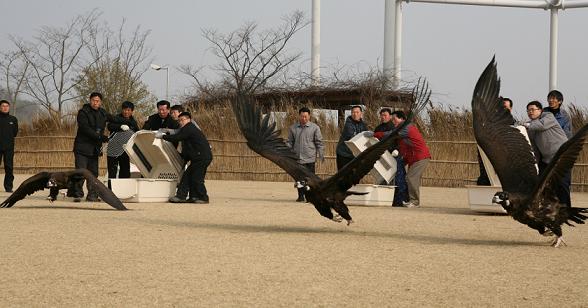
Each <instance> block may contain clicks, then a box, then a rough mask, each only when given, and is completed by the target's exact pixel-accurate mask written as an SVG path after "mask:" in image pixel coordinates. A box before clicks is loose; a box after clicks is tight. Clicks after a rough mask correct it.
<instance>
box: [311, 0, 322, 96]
mask: <svg viewBox="0 0 588 308" xmlns="http://www.w3.org/2000/svg"><path fill="white" fill-rule="evenodd" d="M311 58H312V60H311V64H310V65H311V68H310V71H311V79H312V85H314V86H318V85H319V84H320V78H321V69H320V65H321V62H320V61H321V1H320V0H312V47H311Z"/></svg>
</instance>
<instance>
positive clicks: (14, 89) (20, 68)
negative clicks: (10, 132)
mask: <svg viewBox="0 0 588 308" xmlns="http://www.w3.org/2000/svg"><path fill="white" fill-rule="evenodd" d="M0 55H1V57H2V59H0V74H2V76H0V80H2V81H3V85H4V89H5V90H6V92H7V95H8V97H9V99H10V102H11V104H12V108H11V111H12V113H13V114H16V111H17V107H18V104H17V102H18V100H17V99H18V95H19V94H21V93H22V92H23V86H24V81H25V77H26V74H27V71H28V69H29V63H28V62H27V61H26V60H25V58H24V57H23V56H22V54H20V53H19V52H15V51H8V52H4V53H0Z"/></svg>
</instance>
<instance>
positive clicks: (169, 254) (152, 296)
mask: <svg viewBox="0 0 588 308" xmlns="http://www.w3.org/2000/svg"><path fill="white" fill-rule="evenodd" d="M23 178H24V177H23V176H19V177H18V178H17V182H19V181H22V180H23ZM207 186H208V189H209V193H210V196H211V203H210V204H208V205H192V204H190V205H188V204H183V205H175V204H163V203H162V204H137V203H127V206H128V207H129V209H130V210H129V211H115V210H113V209H111V208H110V207H108V206H107V205H105V204H103V203H72V202H70V201H67V200H65V201H63V200H59V201H58V202H56V203H54V204H49V202H48V201H45V200H43V199H44V197H45V196H46V195H47V192H43V193H38V194H35V195H33V196H31V197H29V198H27V199H25V200H23V201H21V202H19V203H18V204H17V205H16V206H15V207H14V208H11V209H1V210H0V212H1V218H0V228H1V230H2V231H3V232H2V233H0V245H1V250H0V256H1V257H0V273H1V274H0V283H1V285H2V292H0V305H1V306H4V307H15V306H27V307H30V306H288V307H290V306H298V307H307V306H348V307H360V306H535V307H536V306H588V273H587V270H588V257H587V253H588V227H585V226H580V227H577V228H570V227H565V228H564V234H565V238H566V241H567V243H568V245H569V246H567V247H564V248H559V249H554V248H551V247H550V246H549V243H548V239H546V238H544V237H541V236H539V235H538V234H537V233H536V232H535V231H532V230H531V229H529V228H527V227H526V226H523V225H521V224H519V223H517V222H515V221H514V220H512V219H511V218H509V217H507V216H500V215H484V214H476V213H473V212H471V211H470V210H469V209H468V205H467V196H466V191H465V189H447V188H423V190H422V195H423V199H424V200H423V203H422V205H423V207H422V208H420V209H404V208H392V207H351V214H352V216H353V217H354V219H355V221H356V223H354V224H352V225H351V226H349V227H347V226H346V225H344V224H337V223H334V222H331V221H329V220H326V219H324V218H322V217H321V216H319V214H318V213H317V212H316V211H315V209H314V208H313V207H312V206H311V205H309V204H300V203H296V202H294V201H293V200H294V198H295V194H296V193H295V190H294V189H293V187H292V185H291V184H290V183H267V182H229V181H208V182H207ZM7 195H8V194H7V193H4V192H2V193H0V199H4V198H5V197H6V196H7ZM573 201H574V204H575V206H588V194H574V195H573Z"/></svg>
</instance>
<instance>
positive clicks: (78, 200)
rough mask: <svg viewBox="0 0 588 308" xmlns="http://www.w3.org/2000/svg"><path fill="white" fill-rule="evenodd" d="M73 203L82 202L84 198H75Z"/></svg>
mask: <svg viewBox="0 0 588 308" xmlns="http://www.w3.org/2000/svg"><path fill="white" fill-rule="evenodd" d="M73 202H82V198H78V197H75V198H74V199H73Z"/></svg>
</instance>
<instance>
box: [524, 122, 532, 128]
mask: <svg viewBox="0 0 588 308" xmlns="http://www.w3.org/2000/svg"><path fill="white" fill-rule="evenodd" d="M530 125H531V122H525V123H523V126H524V127H526V128H529V126H530Z"/></svg>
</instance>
